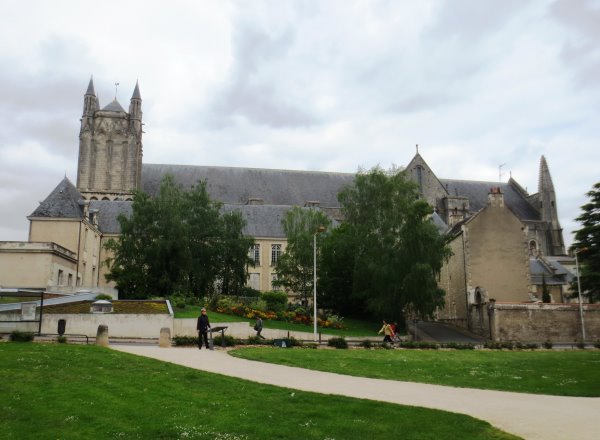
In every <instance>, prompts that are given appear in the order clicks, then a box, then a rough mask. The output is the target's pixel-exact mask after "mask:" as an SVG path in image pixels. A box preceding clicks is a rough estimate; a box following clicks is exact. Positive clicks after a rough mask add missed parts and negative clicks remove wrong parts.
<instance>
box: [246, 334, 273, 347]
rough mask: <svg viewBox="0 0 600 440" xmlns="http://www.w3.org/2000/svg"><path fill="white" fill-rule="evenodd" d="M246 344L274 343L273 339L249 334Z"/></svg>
mask: <svg viewBox="0 0 600 440" xmlns="http://www.w3.org/2000/svg"><path fill="white" fill-rule="evenodd" d="M246 344H248V345H273V340H272V339H262V338H259V337H258V336H248V339H246Z"/></svg>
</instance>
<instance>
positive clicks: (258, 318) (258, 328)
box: [254, 316, 265, 339]
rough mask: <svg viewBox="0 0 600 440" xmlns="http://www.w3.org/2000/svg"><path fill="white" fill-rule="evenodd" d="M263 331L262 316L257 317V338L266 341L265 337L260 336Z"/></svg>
mask: <svg viewBox="0 0 600 440" xmlns="http://www.w3.org/2000/svg"><path fill="white" fill-rule="evenodd" d="M262 329H263V322H262V319H260V316H257V317H256V324H254V330H256V336H257V337H259V338H262V339H265V337H264V336H263V335H261V334H260V332H262Z"/></svg>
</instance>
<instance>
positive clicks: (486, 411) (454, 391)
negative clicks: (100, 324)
mask: <svg viewBox="0 0 600 440" xmlns="http://www.w3.org/2000/svg"><path fill="white" fill-rule="evenodd" d="M111 348H113V349H115V350H119V351H123V352H127V353H132V354H136V355H140V356H146V357H150V358H154V359H158V360H162V361H166V362H171V363H174V364H178V365H183V366H185V367H190V368H195V369H198V370H204V371H210V372H213V373H219V374H223V375H226V376H233V377H239V378H241V379H246V380H250V381H253V382H259V383H264V384H270V385H277V386H281V387H286V388H293V389H297V390H303V391H312V392H316V393H322V394H337V395H341V396H348V397H356V398H359V399H371V400H379V401H383V402H390V403H397V404H402V405H413V406H421V407H425V408H434V409H441V410H444V411H450V412H455V413H461V414H466V415H469V416H472V417H475V418H478V419H482V420H486V421H488V422H490V423H491V424H492V425H494V426H496V427H497V428H500V429H502V430H503V431H506V432H510V433H512V434H515V435H518V436H521V437H523V438H525V439H531V440H534V439H539V440H554V439H556V440H559V439H560V440H563V439H565V440H566V439H577V440H584V439H590V440H592V439H593V440H598V439H600V420H599V419H600V398H589V397H559V396H544V395H539V394H523V393H510V392H503V391H487V390H476V389H469V388H455V387H446V386H440V385H428V384H419V383H412V382H400V381H393V380H382V379H368V378H362V377H353V376H345V375H341V374H335V373H325V372H321V371H314V370H306V369H303V368H296V367H287V366H283V365H275V364H267V363H264V362H256V361H248V360H245V359H238V358H235V357H233V356H230V355H228V354H227V353H226V352H225V351H221V350H215V351H208V350H198V349H197V348H180V347H172V348H159V347H158V346H133V345H111ZM599 380H600V379H599Z"/></svg>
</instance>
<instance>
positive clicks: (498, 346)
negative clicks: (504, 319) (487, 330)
mask: <svg viewBox="0 0 600 440" xmlns="http://www.w3.org/2000/svg"><path fill="white" fill-rule="evenodd" d="M483 346H484V347H485V348H489V349H491V350H502V349H508V350H512V349H513V348H514V344H513V343H512V342H511V341H504V342H486V343H485V344H483Z"/></svg>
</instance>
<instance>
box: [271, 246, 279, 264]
mask: <svg viewBox="0 0 600 440" xmlns="http://www.w3.org/2000/svg"><path fill="white" fill-rule="evenodd" d="M280 256H281V245H280V244H272V245H271V264H276V263H277V261H278V260H279V257H280Z"/></svg>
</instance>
